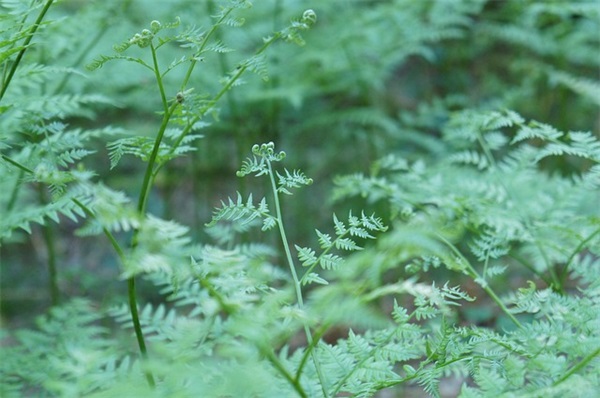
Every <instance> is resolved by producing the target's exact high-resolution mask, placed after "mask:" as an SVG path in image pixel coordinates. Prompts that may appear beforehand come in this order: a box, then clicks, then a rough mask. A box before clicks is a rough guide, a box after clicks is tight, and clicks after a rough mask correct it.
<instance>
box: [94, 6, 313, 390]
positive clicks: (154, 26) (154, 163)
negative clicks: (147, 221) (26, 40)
mask: <svg viewBox="0 0 600 398" xmlns="http://www.w3.org/2000/svg"><path fill="white" fill-rule="evenodd" d="M250 5H251V4H250V2H248V1H245V0H240V1H234V2H230V3H229V4H228V5H227V6H223V7H222V9H221V12H220V13H219V14H218V15H217V16H216V17H215V18H216V20H215V22H214V23H213V24H212V27H211V28H210V29H209V31H208V32H207V33H200V32H198V31H197V30H196V29H194V28H191V29H189V30H188V31H186V32H184V33H181V34H179V35H176V36H174V37H173V36H167V37H161V36H160V35H159V33H160V32H161V31H163V30H164V29H173V28H177V27H178V26H179V24H180V20H179V18H177V19H176V20H175V21H174V22H172V23H168V24H163V23H161V22H160V21H157V20H154V21H152V22H151V23H150V26H149V29H143V30H142V31H141V32H139V33H136V34H135V35H133V37H131V38H130V39H129V40H126V41H124V42H123V43H121V44H119V45H116V46H114V50H115V51H116V53H117V54H115V55H111V56H101V57H100V58H99V59H97V60H95V61H94V62H92V63H91V64H90V65H88V69H90V70H94V69H98V68H100V67H102V65H104V64H105V63H106V62H109V61H112V60H117V59H119V60H125V61H128V62H132V63H136V64H139V65H141V66H142V67H144V68H145V69H148V70H149V71H151V72H152V74H153V75H154V78H155V80H156V84H157V86H158V92H159V95H160V99H161V106H162V112H161V114H162V121H161V123H160V127H159V128H158V131H157V133H156V135H155V138H154V140H151V139H148V138H147V137H125V138H122V139H120V140H118V141H117V142H115V143H112V144H110V145H109V149H112V150H111V153H110V157H111V168H112V167H115V166H116V164H117V163H118V161H119V159H120V158H121V157H122V155H124V154H130V155H134V156H137V157H140V158H141V159H142V160H144V161H146V162H147V165H146V171H145V173H144V178H143V182H142V187H141V189H140V192H139V195H138V201H137V203H138V205H137V210H138V212H139V214H140V215H141V216H142V217H143V216H146V204H147V202H148V198H149V195H150V191H151V189H152V186H153V184H154V180H155V178H156V176H157V173H158V172H159V171H160V169H161V167H162V166H163V165H164V164H166V163H167V162H168V161H169V160H171V159H173V158H174V157H176V156H180V155H182V154H184V153H186V152H188V151H190V150H193V148H191V147H190V146H189V145H188V144H189V143H190V142H191V141H193V140H195V139H197V138H199V137H200V136H199V135H193V134H191V133H193V132H194V131H195V130H197V129H199V128H201V127H202V126H204V125H205V123H203V118H204V116H205V115H206V114H207V113H209V112H214V111H215V105H216V104H217V102H218V101H219V100H220V99H221V98H222V97H223V96H224V95H225V93H227V92H228V91H229V90H231V89H232V88H233V87H234V86H235V84H236V82H237V81H238V80H239V79H240V77H241V76H242V75H243V74H244V73H245V71H247V70H249V71H252V72H255V73H257V74H259V75H261V74H264V70H265V68H264V65H262V64H261V65H258V64H259V63H260V62H259V61H260V60H262V59H263V53H264V52H265V51H266V50H267V48H268V47H270V46H271V45H272V44H273V43H275V42H276V41H278V40H280V39H282V40H286V41H292V42H296V43H297V44H303V41H302V38H301V35H300V32H301V31H303V30H307V29H308V28H309V27H310V26H311V25H313V24H314V23H315V22H316V14H315V13H314V12H313V11H312V10H307V11H305V12H304V14H303V15H302V18H301V19H299V20H297V21H292V22H291V24H290V26H288V27H287V28H285V29H283V30H281V31H279V32H275V33H274V34H272V35H271V36H269V37H267V38H265V39H264V40H263V43H262V45H260V46H259V47H258V48H257V50H256V51H255V52H254V54H253V55H251V56H250V57H249V58H248V59H246V60H245V61H243V62H241V63H240V64H239V65H238V66H237V67H236V68H235V69H234V70H233V71H232V72H231V73H230V74H229V75H228V76H227V77H225V78H223V79H221V81H222V87H221V89H220V90H219V91H217V92H216V93H215V94H210V95H209V96H208V99H206V98H204V97H202V96H200V95H192V94H191V92H192V89H188V88H187V84H188V81H189V79H190V76H191V74H192V71H193V70H194V68H195V67H196V65H197V62H198V61H199V60H202V59H203V58H204V57H205V56H206V55H208V54H207V53H208V52H218V46H215V45H210V44H211V43H213V42H214V41H215V38H214V33H215V32H216V31H217V29H219V28H221V27H222V26H223V25H226V24H227V21H228V20H229V19H230V18H231V16H230V14H232V13H233V12H234V11H235V10H236V9H240V8H246V7H249V6H250ZM173 41H178V42H180V43H183V44H184V45H185V47H188V48H191V49H192V50H193V51H192V52H191V53H190V54H189V55H187V56H184V57H183V58H182V59H180V60H178V61H177V60H176V61H173V62H172V63H171V65H170V66H168V67H167V68H166V69H165V70H163V69H161V67H160V64H159V61H158V50H159V49H160V48H161V47H163V45H165V44H167V43H169V42H173ZM217 44H218V43H217ZM133 46H137V47H139V48H140V49H142V50H146V49H148V50H149V51H150V59H151V60H149V61H147V60H144V59H142V58H136V57H131V56H125V55H123V54H122V53H124V52H125V51H126V50H127V49H129V48H130V47H133ZM182 64H187V65H188V69H187V72H186V74H185V77H184V79H183V81H182V82H181V85H180V86H179V87H180V89H179V90H178V91H177V93H176V94H175V95H172V97H171V99H169V94H168V92H167V91H168V89H167V88H166V87H165V80H164V77H165V76H166V74H167V73H169V72H170V71H171V70H173V68H175V67H177V66H178V65H182ZM263 77H264V76H263ZM172 125H173V126H174V130H175V131H174V132H171V133H169V132H168V128H169V127H170V126H172ZM167 138H173V139H172V140H171V142H167V141H169V140H167ZM144 144H145V145H144ZM138 234H139V231H138V230H137V229H136V231H135V232H134V234H133V237H132V239H131V244H130V246H131V248H132V249H134V248H135V247H136V246H137V245H138ZM287 251H288V252H289V249H288V250H287ZM124 265H125V264H124ZM296 279H297V278H296ZM128 292H129V294H128V296H129V307H130V311H131V315H132V322H133V326H134V330H135V334H136V338H137V341H138V346H139V348H140V352H141V354H142V356H143V357H145V356H146V351H147V350H146V344H145V341H144V335H143V332H142V329H141V325H140V322H139V316H138V314H137V303H136V293H135V276H134V275H132V276H130V277H129V278H128ZM299 298H300V300H299V303H301V301H302V300H301V296H299ZM147 378H148V382H149V384H150V385H151V386H154V384H155V383H154V380H153V377H152V375H151V374H148V375H147Z"/></svg>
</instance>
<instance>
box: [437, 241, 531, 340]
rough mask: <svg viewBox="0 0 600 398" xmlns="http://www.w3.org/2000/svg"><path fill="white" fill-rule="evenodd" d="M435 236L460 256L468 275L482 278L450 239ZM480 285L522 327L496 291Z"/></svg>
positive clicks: (478, 278) (477, 278)
mask: <svg viewBox="0 0 600 398" xmlns="http://www.w3.org/2000/svg"><path fill="white" fill-rule="evenodd" d="M436 236H437V237H438V239H439V240H441V241H442V242H443V243H444V244H445V245H446V246H448V247H449V248H450V250H451V251H452V252H453V253H454V254H455V255H456V256H457V257H458V258H460V259H461V260H462V261H463V263H464V264H465V265H466V271H467V273H468V275H469V276H470V277H471V278H473V279H475V280H483V279H482V278H481V276H480V275H479V273H478V272H477V271H476V270H475V268H474V267H473V266H472V265H471V263H470V262H469V260H467V259H466V258H465V256H463V255H462V253H461V252H460V250H458V248H457V247H456V246H455V245H454V244H452V243H451V242H450V241H448V240H447V239H446V238H444V237H443V236H442V235H440V234H437V233H436ZM480 286H481V287H482V288H483V290H484V291H485V292H486V293H487V294H488V295H489V296H490V297H491V298H492V300H494V302H495V303H496V304H498V307H500V309H501V310H502V312H504V313H505V314H506V316H508V317H509V318H510V320H511V321H512V322H513V323H514V324H515V325H516V326H517V327H519V329H521V328H523V325H522V324H521V322H519V320H518V319H517V318H515V316H514V315H513V314H511V313H510V311H509V310H508V308H506V306H505V305H504V303H503V302H502V300H500V297H498V296H497V295H496V293H495V292H494V291H493V290H492V288H491V287H490V286H489V285H488V284H487V283H486V284H485V286H484V285H481V284H480Z"/></svg>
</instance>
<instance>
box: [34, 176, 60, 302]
mask: <svg viewBox="0 0 600 398" xmlns="http://www.w3.org/2000/svg"><path fill="white" fill-rule="evenodd" d="M37 190H38V195H39V199H40V202H41V203H42V204H47V203H48V199H47V198H46V194H45V193H44V187H43V186H41V185H38V187H37ZM42 233H43V235H44V243H45V244H46V252H47V259H46V260H47V262H48V291H49V293H50V303H51V305H52V306H56V305H58V302H59V296H60V290H59V288H58V273H57V271H56V242H55V239H54V231H53V228H52V225H51V224H49V223H44V225H42Z"/></svg>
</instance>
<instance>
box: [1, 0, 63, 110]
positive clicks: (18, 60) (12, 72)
mask: <svg viewBox="0 0 600 398" xmlns="http://www.w3.org/2000/svg"><path fill="white" fill-rule="evenodd" d="M53 2H54V0H48V1H47V2H46V4H45V5H44V8H42V11H41V12H40V15H38V17H37V19H36V20H35V22H34V23H33V26H32V27H31V29H30V30H29V33H28V35H27V38H26V39H25V42H24V43H23V48H22V49H21V51H19V53H18V54H17V58H16V59H15V62H14V63H13V64H12V67H11V68H10V71H9V72H8V75H7V76H6V79H4V81H3V82H2V87H0V101H1V100H2V98H3V97H4V94H5V93H6V90H7V89H8V86H9V84H10V82H11V80H12V78H13V76H14V75H15V72H16V71H17V68H18V67H19V64H20V63H21V60H22V59H23V55H25V51H27V48H29V43H31V40H33V36H34V35H35V32H36V31H37V30H38V28H39V27H40V24H41V23H42V20H43V19H44V16H45V15H46V13H47V12H48V10H49V9H50V6H51V5H52V3H53Z"/></svg>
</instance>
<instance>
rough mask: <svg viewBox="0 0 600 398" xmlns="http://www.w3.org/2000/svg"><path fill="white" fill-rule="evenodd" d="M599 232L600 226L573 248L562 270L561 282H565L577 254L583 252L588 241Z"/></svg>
mask: <svg viewBox="0 0 600 398" xmlns="http://www.w3.org/2000/svg"><path fill="white" fill-rule="evenodd" d="M599 233H600V228H598V229H597V230H595V231H594V232H592V233H591V234H590V235H589V236H588V237H587V238H585V239H584V240H582V241H581V242H580V243H579V245H577V247H576V248H575V250H573V253H571V255H570V256H569V259H568V260H567V262H566V263H565V266H564V267H563V269H562V270H561V271H560V279H561V283H562V284H564V282H565V279H566V277H567V272H568V271H569V267H571V264H572V263H573V260H575V256H577V254H578V253H580V252H581V250H582V249H583V248H584V247H585V245H587V244H588V242H589V241H591V240H592V239H593V238H594V237H595V236H596V235H598V234H599Z"/></svg>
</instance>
